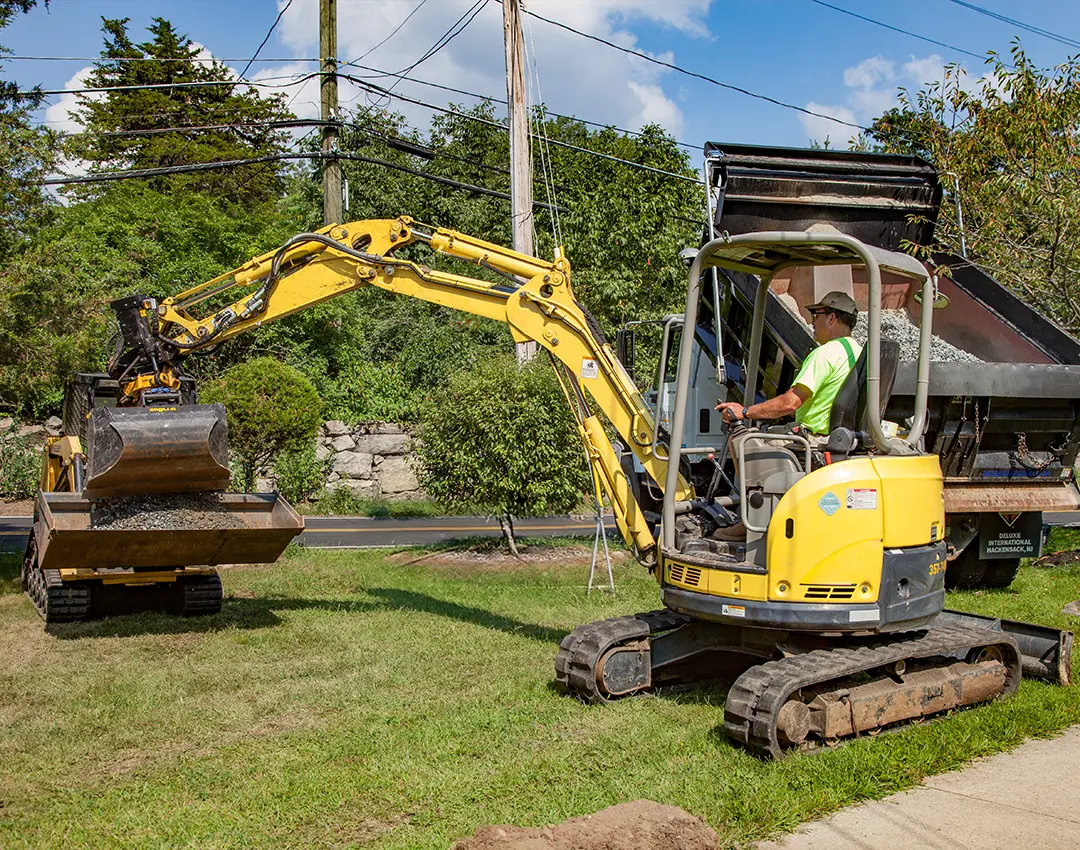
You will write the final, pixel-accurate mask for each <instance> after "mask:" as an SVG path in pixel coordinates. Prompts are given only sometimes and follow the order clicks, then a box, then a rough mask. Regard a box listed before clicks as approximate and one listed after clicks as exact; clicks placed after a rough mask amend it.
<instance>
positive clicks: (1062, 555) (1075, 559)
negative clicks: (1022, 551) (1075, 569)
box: [1034, 552, 1080, 567]
mask: <svg viewBox="0 0 1080 850" xmlns="http://www.w3.org/2000/svg"><path fill="white" fill-rule="evenodd" d="M1070 564H1080V552H1053V553H1051V554H1049V555H1043V556H1042V557H1041V558H1039V559H1038V560H1037V561H1035V564H1034V565H1035V566H1036V567H1067V566H1069V565H1070Z"/></svg>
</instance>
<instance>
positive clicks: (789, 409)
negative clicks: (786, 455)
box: [716, 384, 813, 422]
mask: <svg viewBox="0 0 1080 850" xmlns="http://www.w3.org/2000/svg"><path fill="white" fill-rule="evenodd" d="M812 395H813V393H811V392H810V390H808V389H807V388H806V387H804V386H803V385H802V384H796V385H795V386H793V387H792V388H791V389H790V390H788V391H787V392H786V393H781V394H780V395H778V396H777V397H776V398H770V399H769V400H768V401H762V402H759V403H757V404H752V405H750V406H749V407H747V408H746V415H745V416H744V415H743V406H742V405H741V404H739V403H738V402H736V401H726V402H724V403H723V404H718V405H716V409H717V410H719V411H720V415H721V417H722V418H723V419H724V420H725V421H726V422H732V421H737V420H739V419H743V418H746V419H783V418H784V417H785V416H790V415H791V414H792V413H794V412H795V411H796V410H798V409H799V408H800V407H802V406H803V405H804V404H806V402H808V401H809V400H810V397H811V396H812Z"/></svg>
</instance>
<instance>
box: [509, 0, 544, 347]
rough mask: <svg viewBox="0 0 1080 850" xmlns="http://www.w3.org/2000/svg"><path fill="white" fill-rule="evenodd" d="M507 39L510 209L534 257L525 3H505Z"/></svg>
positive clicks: (517, 243) (518, 242)
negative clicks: (522, 26)
mask: <svg viewBox="0 0 1080 850" xmlns="http://www.w3.org/2000/svg"><path fill="white" fill-rule="evenodd" d="M502 7H503V35H504V37H505V40H506V103H507V106H508V108H509V111H510V174H511V178H510V206H511V217H512V218H511V220H512V222H513V226H514V227H513V233H514V250H515V251H518V252H519V253H522V254H528V255H529V256H532V254H533V217H532V157H531V156H530V154H529V112H528V106H527V104H526V102H525V40H524V38H523V37H522V35H521V0H503V4H502ZM535 356H536V343H535V342H522V343H518V345H517V357H518V362H522V363H523V362H525V361H527V360H532V359H533V358H534V357H535Z"/></svg>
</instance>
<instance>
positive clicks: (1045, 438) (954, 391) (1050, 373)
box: [705, 143, 1080, 587]
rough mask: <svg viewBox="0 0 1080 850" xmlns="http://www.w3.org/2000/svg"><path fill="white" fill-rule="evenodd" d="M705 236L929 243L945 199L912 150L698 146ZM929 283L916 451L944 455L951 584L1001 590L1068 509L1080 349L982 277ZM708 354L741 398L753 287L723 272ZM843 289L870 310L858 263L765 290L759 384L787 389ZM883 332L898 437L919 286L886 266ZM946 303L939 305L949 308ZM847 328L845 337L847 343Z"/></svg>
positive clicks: (953, 271)
mask: <svg viewBox="0 0 1080 850" xmlns="http://www.w3.org/2000/svg"><path fill="white" fill-rule="evenodd" d="M705 174H706V176H707V180H708V187H709V217H710V222H711V227H710V232H711V235H712V236H713V237H714V238H715V237H716V236H718V235H720V234H721V233H725V232H726V233H729V234H732V235H734V234H740V233H748V232H753V231H761V230H803V231H810V232H829V231H839V232H841V233H846V234H848V235H851V236H855V237H856V238H858V239H861V240H863V241H864V242H866V243H867V244H870V245H875V246H878V247H881V248H885V249H888V250H903V249H909V248H910V247H911V246H928V245H931V244H932V241H933V231H934V225H935V221H936V217H937V213H938V208H939V205H940V203H941V188H940V184H939V182H938V175H937V172H936V171H935V170H934V168H933V167H932V166H930V165H929V164H928V163H926V162H924V161H923V160H920V159H918V158H917V157H910V156H892V155H877V154H863V153H851V152H844V151H822V150H798V149H785V148H766V147H756V146H748V145H731V144H713V143H710V144H708V145H706V146H705ZM933 261H934V263H936V264H938V265H939V266H943V267H947V269H948V273H947V275H946V274H942V275H940V276H939V277H938V280H937V291H938V293H939V296H938V299H936V300H937V304H936V306H937V307H938V308H939V309H935V310H934V321H933V329H934V335H935V337H936V339H935V340H934V344H933V347H932V349H931V362H930V363H929V369H928V372H927V373H926V374H924V375H922V376H921V377H922V379H923V380H925V381H928V404H927V422H926V430H925V434H924V441H925V446H926V449H927V450H928V451H930V452H932V453H934V454H936V455H938V457H939V458H940V459H941V466H942V471H943V473H944V477H945V509H946V516H947V536H946V540H947V542H948V547H949V548H948V551H949V566H948V572H947V580H948V582H949V584H951V585H952V586H958V587H977V586H990V587H1004V586H1007V585H1008V584H1009V583H1011V582H1012V580H1013V578H1014V577H1015V575H1016V570H1017V568H1018V566H1019V561H1020V558H1022V557H1028V556H1036V555H1038V554H1040V547H1041V542H1042V534H1041V532H1042V524H1043V523H1042V513H1043V512H1044V511H1067V510H1075V509H1076V508H1077V507H1078V505H1080V499H1078V496H1077V487H1076V481H1075V475H1074V471H1073V466H1074V464H1075V462H1076V457H1077V451H1078V448H1080V391H1078V390H1080V342H1077V340H1075V339H1074V338H1073V337H1071V336H1069V335H1068V334H1067V333H1065V332H1064V331H1062V330H1061V329H1060V328H1058V327H1056V326H1055V325H1054V324H1053V323H1052V322H1050V321H1049V320H1048V319H1046V318H1045V317H1043V316H1042V315H1040V314H1039V313H1038V312H1037V311H1036V310H1034V309H1032V308H1031V307H1030V306H1028V305H1027V304H1025V303H1024V302H1023V301H1022V300H1020V299H1019V298H1017V297H1016V296H1015V295H1014V294H1012V293H1011V292H1010V291H1008V290H1007V289H1005V288H1004V287H1003V286H1001V285H1000V284H998V283H997V282H996V281H994V280H993V279H992V278H991V277H989V276H988V275H987V274H986V273H984V272H983V271H981V270H980V269H979V268H978V267H977V266H976V265H975V264H974V263H972V262H970V261H968V260H966V259H964V258H963V257H959V256H955V255H951V254H935V255H934V256H933ZM719 274H720V276H719V277H717V278H716V279H715V281H716V283H717V304H718V311H719V314H720V316H719V317H720V326H721V329H722V330H721V334H720V336H721V339H720V351H722V352H723V356H724V358H725V359H726V361H727V365H728V368H727V370H726V372H727V377H728V379H729V380H728V388H727V389H728V392H729V393H731V394H732V397H733V398H742V395H741V393H742V386H743V380H742V375H741V367H740V362H741V361H742V359H743V356H742V352H743V351H745V350H746V347H747V346H748V344H749V339H750V332H751V317H752V315H753V307H754V295H755V292H756V290H757V279H756V278H754V277H753V276H751V275H748V274H742V273H739V272H725V273H719ZM835 289H841V290H845V291H847V292H848V293H850V294H851V295H853V297H854V298H855V301H856V303H857V305H858V306H859V308H860V312H864V311H865V310H866V306H867V305H866V299H867V282H866V276H865V271H864V270H863V269H861V268H860V267H849V266H843V267H831V268H823V267H819V268H815V269H812V270H807V269H795V270H792V272H791V273H790V274H783V273H781V274H779V275H777V276H776V277H775V278H774V279H773V282H772V284H771V286H770V291H769V295H768V303H767V305H766V323H765V334H764V337H765V338H764V340H763V342H762V352H761V356H760V359H759V361H758V363H759V367H758V377H757V386H758V387H759V391H760V395H758V396H757V397H758V398H765V397H770V396H772V395H774V394H775V393H777V392H782V391H784V390H786V389H788V388H789V387H790V385H791V381H792V380H793V378H794V376H795V374H796V372H797V370H798V368H799V365H800V364H801V362H802V360H803V358H804V357H805V356H806V355H807V353H808V352H809V351H810V350H811V348H812V347H813V345H814V341H813V336H812V332H811V330H810V327H809V326H808V324H807V320H808V319H809V315H808V314H807V313H806V310H805V307H806V305H808V304H812V303H814V302H815V301H817V300H818V299H819V298H820V297H821V296H823V295H824V294H825V293H826V292H829V291H830V290H835ZM882 298H883V302H882V308H883V330H882V336H883V337H884V338H890V337H891V338H894V339H895V340H896V341H897V342H899V343H900V348H901V354H900V359H899V363H898V365H897V367H896V378H895V384H894V387H893V391H892V395H891V397H890V399H889V402H888V406H887V409H886V413H885V418H886V419H887V420H891V421H893V422H896V423H898V424H899V425H900V427H901V428H904V427H905V426H906V424H907V423H908V422H909V420H910V418H911V417H912V415H913V413H914V410H915V406H916V405H915V400H916V393H917V390H918V385H919V380H920V375H919V373H918V367H917V364H916V362H915V359H916V356H917V350H916V349H915V348H913V347H912V345H911V342H912V340H916V341H917V337H918V326H919V324H920V313H921V305H920V303H919V293H917V292H916V291H915V289H914V287H911V286H910V285H909V284H908V283H907V282H905V281H903V280H901V279H899V278H897V277H895V276H893V275H889V274H888V273H886V274H885V279H884V280H883V295H882ZM946 304H947V306H946ZM858 333H859V329H857V330H856V335H858Z"/></svg>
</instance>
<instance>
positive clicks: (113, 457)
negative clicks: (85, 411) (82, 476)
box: [83, 404, 229, 500]
mask: <svg viewBox="0 0 1080 850" xmlns="http://www.w3.org/2000/svg"><path fill="white" fill-rule="evenodd" d="M228 486H229V435H228V426H227V425H226V422H225V407H224V405H221V404H191V405H167V406H162V407H157V408H155V407H133V408H120V407H99V408H96V409H95V410H94V411H93V412H92V413H91V414H90V419H89V423H88V427H87V464H86V483H85V485H84V489H83V496H85V497H86V498H87V499H90V500H98V499H110V498H115V497H121V496H142V495H147V494H156V493H194V492H210V491H220V490H225V489H227V488H228Z"/></svg>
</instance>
